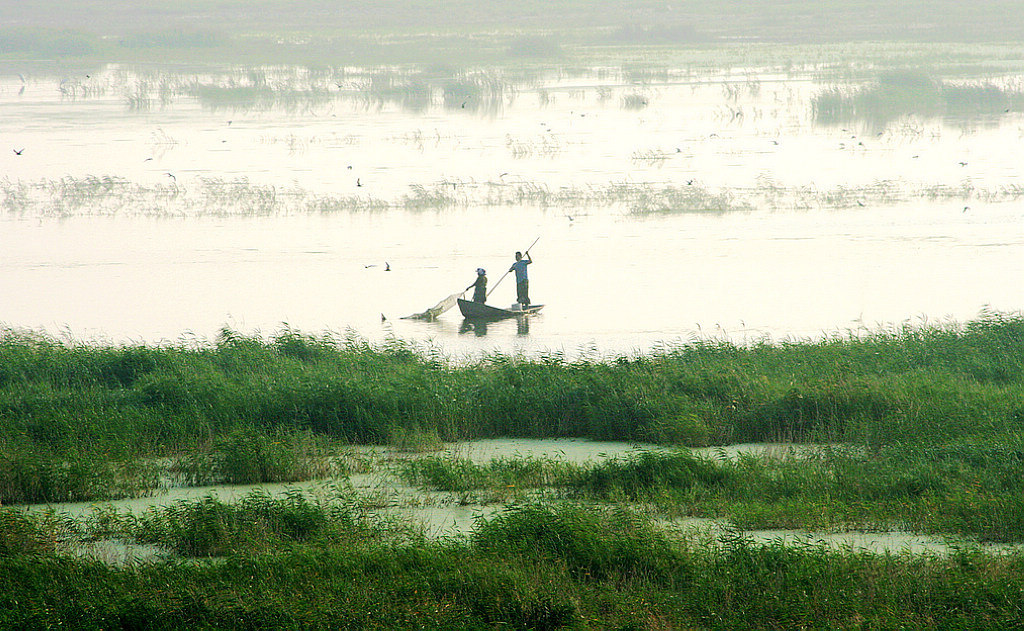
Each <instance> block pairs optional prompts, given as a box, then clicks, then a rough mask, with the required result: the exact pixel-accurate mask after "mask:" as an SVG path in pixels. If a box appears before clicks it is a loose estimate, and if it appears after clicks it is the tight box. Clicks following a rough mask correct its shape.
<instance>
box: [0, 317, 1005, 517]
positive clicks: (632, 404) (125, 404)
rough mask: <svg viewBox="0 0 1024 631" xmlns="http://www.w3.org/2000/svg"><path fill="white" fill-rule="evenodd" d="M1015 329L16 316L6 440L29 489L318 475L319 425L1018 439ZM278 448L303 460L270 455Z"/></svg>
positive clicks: (939, 441)
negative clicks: (61, 328)
mask: <svg viewBox="0 0 1024 631" xmlns="http://www.w3.org/2000/svg"><path fill="white" fill-rule="evenodd" d="M1022 334H1024V321H1022V320H1021V319H1020V318H1019V317H1016V316H1010V315H1002V314H986V315H983V316H982V318H981V319H979V320H977V321H975V322H971V323H968V324H966V325H963V326H952V325H948V326H944V327H920V328H910V327H907V328H902V329H898V330H894V331H880V332H875V333H857V334H853V333H851V334H849V335H837V336H835V337H832V338H828V339H824V340H821V341H807V342H783V343H774V344H773V343H770V342H768V341H762V342H759V343H756V344H754V345H752V346H747V347H741V346H736V345H733V344H730V343H726V342H719V341H711V340H706V341H697V342H694V343H691V344H683V345H678V346H675V347H669V348H666V349H663V350H661V351H659V352H655V353H652V354H649V355H646V356H639V357H621V358H612V359H581V360H577V361H571V362H570V361H566V360H564V359H563V358H560V357H545V358H539V359H536V360H531V359H526V358H522V357H515V356H504V355H494V356H489V357H485V358H481V359H479V360H475V361H472V362H469V363H462V364H455V363H449V362H448V361H447V360H446V359H444V358H441V357H437V356H434V355H426V354H421V353H420V352H418V351H417V350H416V349H415V348H414V347H412V346H410V345H407V344H404V343H401V342H397V341H396V342H389V343H386V344H383V345H380V346H374V345H371V344H369V343H367V342H365V341H361V340H358V339H354V338H350V339H337V338H335V337H333V336H330V335H321V336H313V335H306V334H302V333H300V332H296V331H292V330H285V331H282V332H280V333H278V334H277V335H274V336H271V337H269V338H267V339H263V338H257V337H249V336H245V335H242V334H239V333H237V332H234V331H231V330H225V331H223V332H222V334H221V336H220V338H219V339H218V340H216V341H215V342H213V343H210V344H207V345H203V344H200V345H195V344H194V343H189V344H182V345H177V346H176V345H173V344H172V345H166V346H161V347H150V346H144V345H126V346H102V345H90V344H82V343H76V342H66V341H57V340H54V339H51V338H47V337H45V336H40V335H34V334H25V333H19V332H15V331H7V332H5V333H4V334H3V335H2V336H0V453H2V454H4V457H5V458H7V459H9V460H11V461H12V462H23V463H26V464H24V465H23V466H21V468H20V469H18V468H11V469H9V471H14V470H18V471H25V472H27V473H25V474H19V475H21V477H20V478H17V480H21V482H12V481H11V480H14V479H15V478H13V477H8V478H7V479H8V482H7V484H8V485H9V488H15V487H17V488H29V487H32V486H33V484H37V483H36V482H30V481H31V480H35V479H39V480H45V479H52V480H57V479H59V480H66V479H72V478H73V477H81V478H83V479H87V478H89V477H90V476H92V474H89V473H87V472H88V471H89V470H90V469H88V467H85V465H84V464H83V465H81V467H85V468H81V467H79V465H76V464H75V463H89V462H92V460H90V459H91V458H92V459H96V458H99V461H103V462H110V463H117V462H122V461H128V460H132V459H135V458H138V457H139V456H143V455H154V456H155V455H161V456H186V458H185V460H182V461H181V462H186V461H188V458H193V460H192V462H193V464H195V469H196V471H197V472H198V471H200V470H203V471H206V472H207V473H204V474H203V476H207V477H204V478H203V479H209V480H213V479H241V478H242V477H248V478H249V479H270V478H275V477H276V478H278V479H285V478H288V477H293V476H297V477H303V476H305V475H318V474H317V473H316V472H315V471H316V470H317V468H316V467H317V466H319V465H316V464H315V463H317V462H322V461H321V460H320V459H319V455H318V454H319V453H320V451H319V450H320V447H316V445H317V444H318V443H317V440H318V439H314V438H313V437H314V436H322V437H325V438H327V439H330V440H334V441H342V442H353V443H386V442H388V441H390V440H393V439H395V438H396V437H401V436H402V435H406V436H409V435H415V434H420V435H423V436H430V437H432V438H431V440H443V441H449V440H460V439H469V438H475V437H490V436H510V437H511V436H520V437H535V438H545V437H586V438H591V439H600V440H658V441H663V442H666V443H676V444H688V445H693V446H700V445H708V444H728V443H732V442H743V441H773V440H796V441H809V440H810V441H824V442H836V441H842V442H852V443H856V444H864V445H872V446H881V445H892V444H922V445H929V444H930V445H943V444H956V443H973V442H978V441H982V442H984V441H988V442H991V443H992V444H994V445H1000V444H1012V443H1013V442H1014V441H1015V440H1016V438H1015V436H1017V435H1018V433H1019V423H1020V410H1021V409H1024V370H1022V369H1024V360H1021V357H1024V348H1022V347H1024V335H1022ZM237 432H242V433H241V434H238V433H237ZM232 436H234V438H231V437H232ZM302 436H307V437H308V438H301V437H302ZM275 437H278V438H275ZM280 437H284V441H283V443H282V444H281V445H274V442H275V441H278V440H279V439H280ZM218 441H221V442H218ZM211 445H220V446H219V447H217V448H216V449H220V450H221V451H219V452H218V451H216V449H214V450H212V451H211ZM289 445H290V446H289ZM303 445H305V446H303ZM289 453H291V454H293V455H288V454H289ZM19 454H29V455H30V456H31V457H29V456H25V455H19ZM188 454H195V455H194V456H188ZM242 454H244V455H242ZM229 456H230V457H229ZM31 458H38V459H41V460H42V461H45V462H46V463H49V464H46V466H43V465H39V466H36V465H33V464H31V462H32V461H31ZM231 458H235V460H231ZM229 462H235V463H236V464H230V465H229V464H228V463H229ZM269 462H281V463H287V462H293V463H295V464H294V465H287V466H285V465H281V466H282V467H283V468H282V469H280V470H277V471H275V472H271V471H270V470H269V469H267V467H269V465H268V464H267V463H269ZM200 463H205V464H202V466H200ZM261 463H263V464H261ZM301 463H305V464H301ZM89 466H94V465H89ZM95 466H96V467H97V468H96V472H97V475H99V472H100V471H101V469H102V467H100V466H99V465H95ZM103 466H108V465H103ZM109 466H114V465H109ZM33 467H34V468H33ZM76 467H79V468H76ZM187 468H188V467H187V466H186V467H185V469H187ZM232 469H237V470H239V471H242V470H245V471H247V472H248V473H246V474H245V475H244V476H237V477H236V476H234V474H231V473H229V471H230V470H232ZM289 470H290V471H293V473H287V471H289ZM40 471H48V472H50V473H47V474H46V475H43V474H42V473H38V472H40ZM69 471H70V472H75V473H74V476H71V474H70V473H68V474H67V475H66V476H65V477H63V478H60V477H54V476H57V475H58V473H55V472H69ZM300 471H305V472H306V473H303V474H301V475H299V473H294V472H300ZM32 472H37V473H32ZM8 475H9V476H10V475H12V474H8ZM60 475H64V473H60ZM33 476H36V477H33ZM47 476H49V477H47ZM68 476H71V477H68ZM203 476H198V473H197V478H196V479H197V481H198V480H199V478H200V477H203ZM107 477H112V478H113V479H118V476H107ZM46 484H51V483H44V482H39V483H38V485H41V486H40V488H45V485H46ZM51 486H54V488H56V487H60V486H68V487H69V488H74V485H68V484H65V483H64V482H60V483H55V484H51ZM19 493H21V492H20V491H19V492H13V491H12V492H10V493H9V495H8V496H9V497H11V498H13V497H17V496H19ZM47 493H49V492H46V493H43V494H42V495H39V494H32V493H23V494H22V496H24V497H30V496H34V497H45V496H46V494H47ZM9 501H10V500H9ZM21 501H24V500H21Z"/></svg>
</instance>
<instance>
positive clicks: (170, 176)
mask: <svg viewBox="0 0 1024 631" xmlns="http://www.w3.org/2000/svg"><path fill="white" fill-rule="evenodd" d="M164 175H166V176H167V177H169V178H171V179H172V180H174V181H175V182H177V181H178V178H176V177H174V174H173V173H165V174H164Z"/></svg>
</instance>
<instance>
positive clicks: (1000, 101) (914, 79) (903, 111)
mask: <svg viewBox="0 0 1024 631" xmlns="http://www.w3.org/2000/svg"><path fill="white" fill-rule="evenodd" d="M812 107H813V110H814V118H815V121H816V122H817V123H819V124H830V125H838V124H848V123H853V122H867V123H870V124H872V125H873V127H874V128H876V129H882V128H884V127H885V126H886V125H887V124H888V123H889V122H891V121H893V120H895V119H897V118H900V117H904V116H909V115H916V116H921V117H926V118H927V117H939V116H944V117H951V118H977V117H978V116H989V117H993V116H995V117H998V116H1001V115H1003V114H1004V113H1006V112H1011V111H1017V112H1019V111H1021V110H1024V90H1022V89H1021V87H1020V86H1019V85H1015V84H1011V85H1000V84H997V83H994V82H985V81H973V82H963V81H960V82H952V81H943V80H941V79H938V78H936V77H935V76H933V74H931V73H929V72H927V71H923V70H892V71H887V72H885V73H882V74H881V75H880V76H879V77H878V78H877V79H876V80H875V81H873V82H871V83H869V84H867V85H864V86H862V87H857V88H843V87H832V88H828V89H826V90H823V91H821V92H820V93H818V95H816V96H815V97H814V99H813V101H812Z"/></svg>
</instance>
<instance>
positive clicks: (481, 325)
mask: <svg viewBox="0 0 1024 631" xmlns="http://www.w3.org/2000/svg"><path fill="white" fill-rule="evenodd" d="M470 331H472V332H473V333H474V334H475V335H476V336H477V337H483V336H485V335H487V320H469V319H466V320H463V321H462V326H460V327H459V333H469V332H470Z"/></svg>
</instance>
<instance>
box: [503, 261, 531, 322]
mask: <svg viewBox="0 0 1024 631" xmlns="http://www.w3.org/2000/svg"><path fill="white" fill-rule="evenodd" d="M530 263H533V258H532V257H530V252H529V250H527V252H526V258H525V259H524V258H523V253H522V252H516V262H515V263H513V264H512V267H510V268H508V271H510V272H515V273H516V300H517V301H518V302H519V304H521V305H522V306H523V308H524V309H525V308H526V307H528V306H530V281H529V279H527V277H526V266H527V265H529V264H530Z"/></svg>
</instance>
